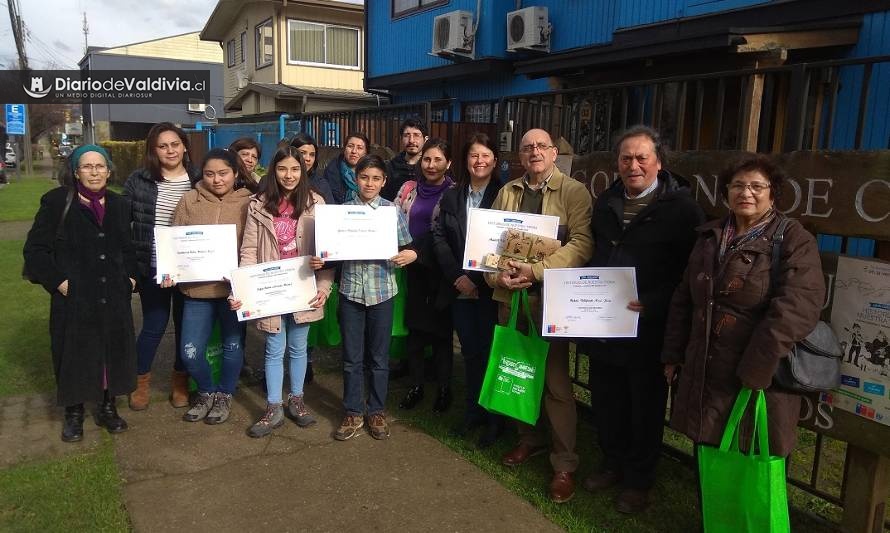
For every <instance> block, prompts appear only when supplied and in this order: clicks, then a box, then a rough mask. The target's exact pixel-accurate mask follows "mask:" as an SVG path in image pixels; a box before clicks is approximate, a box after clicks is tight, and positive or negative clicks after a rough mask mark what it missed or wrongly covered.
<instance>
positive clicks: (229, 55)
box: [226, 39, 235, 67]
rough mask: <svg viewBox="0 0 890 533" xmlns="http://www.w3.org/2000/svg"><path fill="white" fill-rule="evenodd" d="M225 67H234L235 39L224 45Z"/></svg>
mask: <svg viewBox="0 0 890 533" xmlns="http://www.w3.org/2000/svg"><path fill="white" fill-rule="evenodd" d="M226 66H227V67H234V66H235V39H230V40H229V41H228V42H227V43H226Z"/></svg>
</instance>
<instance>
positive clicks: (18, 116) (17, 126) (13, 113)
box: [6, 104, 25, 135]
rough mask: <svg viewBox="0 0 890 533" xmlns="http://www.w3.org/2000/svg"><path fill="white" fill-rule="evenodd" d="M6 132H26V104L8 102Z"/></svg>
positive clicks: (14, 133)
mask: <svg viewBox="0 0 890 533" xmlns="http://www.w3.org/2000/svg"><path fill="white" fill-rule="evenodd" d="M6 133H7V135H24V134H25V104H6Z"/></svg>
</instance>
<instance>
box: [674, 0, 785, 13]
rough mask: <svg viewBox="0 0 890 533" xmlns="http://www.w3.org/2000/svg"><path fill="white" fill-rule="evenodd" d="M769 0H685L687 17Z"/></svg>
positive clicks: (749, 5)
mask: <svg viewBox="0 0 890 533" xmlns="http://www.w3.org/2000/svg"><path fill="white" fill-rule="evenodd" d="M769 1H770V0H686V13H685V16H687V17H694V16H696V15H707V14H710V13H717V12H719V11H729V10H731V9H740V8H744V7H751V6H754V5H757V4H766V3H769Z"/></svg>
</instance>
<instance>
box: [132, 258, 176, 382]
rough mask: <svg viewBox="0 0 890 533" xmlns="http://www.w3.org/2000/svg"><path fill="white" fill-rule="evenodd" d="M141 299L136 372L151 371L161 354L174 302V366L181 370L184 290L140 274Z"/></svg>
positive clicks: (144, 372)
mask: <svg viewBox="0 0 890 533" xmlns="http://www.w3.org/2000/svg"><path fill="white" fill-rule="evenodd" d="M139 301H140V303H141V305H142V331H140V332H139V338H138V339H136V373H137V374H140V375H141V374H147V373H148V372H151V364H152V363H153V362H154V360H155V354H157V353H158V345H160V344H161V339H162V338H163V337H164V332H165V331H167V322H169V321H170V314H171V313H170V311H171V304H172V311H173V331H174V335H175V336H176V356H175V357H174V358H173V368H174V369H175V370H178V371H180V372H182V371H184V370H185V365H184V364H183V363H182V352H181V351H180V346H182V343H181V341H182V335H181V332H182V293H181V292H179V289H178V288H177V287H171V288H168V289H163V288H161V286H160V285H158V284H157V283H156V282H155V280H154V278H153V277H150V278H149V277H145V276H142V275H140V276H139Z"/></svg>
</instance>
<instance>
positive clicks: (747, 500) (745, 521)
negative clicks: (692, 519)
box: [698, 388, 791, 533]
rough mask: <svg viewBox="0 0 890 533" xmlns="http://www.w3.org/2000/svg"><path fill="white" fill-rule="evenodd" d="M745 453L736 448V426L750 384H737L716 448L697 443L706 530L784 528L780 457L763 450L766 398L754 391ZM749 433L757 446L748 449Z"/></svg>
mask: <svg viewBox="0 0 890 533" xmlns="http://www.w3.org/2000/svg"><path fill="white" fill-rule="evenodd" d="M755 394H756V399H755V402H754V404H755V405H754V433H753V434H752V435H751V443H750V446H749V447H748V453H747V454H746V453H743V452H741V451H740V450H739V426H740V423H741V420H742V415H743V414H744V412H745V407H746V406H747V405H748V400H749V399H750V398H751V389H745V388H743V389H742V390H741V391H740V392H739V395H738V397H737V398H736V402H735V406H734V407H733V408H732V413H731V414H730V416H729V421H728V422H727V423H726V429H725V430H724V432H723V439H722V440H721V441H720V447H719V448H714V447H713V446H699V447H698V469H699V478H700V480H701V493H702V519H703V522H704V529H705V532H706V533H787V532H790V531H791V526H790V524H789V520H788V495H787V493H786V486H785V459H784V458H783V457H773V456H770V455H769V434H768V431H767V421H766V399H765V397H764V394H763V391H762V390H761V391H757V392H756V393H755ZM755 438H756V440H757V443H758V447H759V450H758V452H757V453H756V454H755V453H754V442H755Z"/></svg>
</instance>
